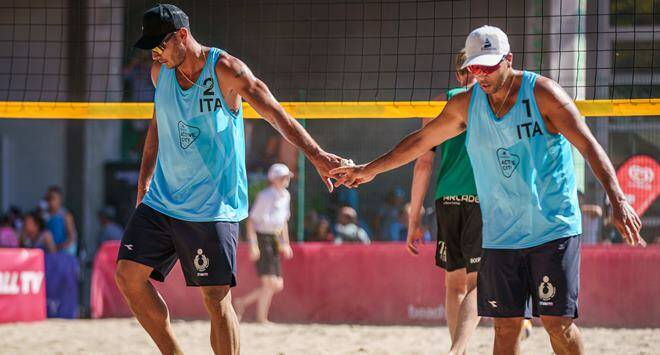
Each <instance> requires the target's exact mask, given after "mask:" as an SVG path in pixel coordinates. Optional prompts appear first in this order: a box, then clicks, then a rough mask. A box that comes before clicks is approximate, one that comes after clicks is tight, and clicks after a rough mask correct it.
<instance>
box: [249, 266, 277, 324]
mask: <svg viewBox="0 0 660 355" xmlns="http://www.w3.org/2000/svg"><path fill="white" fill-rule="evenodd" d="M263 278H265V279H266V282H265V287H264V288H263V291H262V293H261V294H260V296H259V299H258V300H257V312H256V313H257V315H256V321H257V322H258V323H268V311H269V310H270V302H271V300H272V299H273V295H274V294H275V293H277V292H280V291H281V290H282V287H283V284H282V278H281V277H278V276H274V275H269V276H263V277H262V279H263Z"/></svg>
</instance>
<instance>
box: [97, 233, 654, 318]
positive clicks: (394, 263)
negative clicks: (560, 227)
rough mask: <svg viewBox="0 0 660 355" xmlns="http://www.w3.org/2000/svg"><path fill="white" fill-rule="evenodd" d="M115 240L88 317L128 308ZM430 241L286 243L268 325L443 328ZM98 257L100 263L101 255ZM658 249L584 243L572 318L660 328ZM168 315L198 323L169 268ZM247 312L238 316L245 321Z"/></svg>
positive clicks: (246, 282)
mask: <svg viewBox="0 0 660 355" xmlns="http://www.w3.org/2000/svg"><path fill="white" fill-rule="evenodd" d="M117 249H118V245H117V244H106V245H104V247H103V248H102V249H101V251H100V252H99V256H98V257H97V262H96V265H95V268H94V269H95V270H94V276H93V284H92V315H93V317H117V316H126V315H129V314H130V312H129V310H128V308H127V307H126V305H125V303H124V301H123V299H122V297H121V294H120V293H119V291H118V290H117V288H116V287H115V284H114V276H113V273H114V269H115V258H116V255H117ZM433 251H434V246H433V245H424V246H423V247H422V248H421V255H420V256H418V257H412V256H410V255H408V253H407V252H406V251H405V249H404V245H403V244H398V243H382V244H378V243H376V244H372V245H366V246H365V245H329V244H321V243H306V244H303V245H294V258H293V259H291V260H286V261H284V262H283V265H282V268H283V274H284V285H285V286H284V291H283V292H282V293H280V294H278V295H276V296H275V297H274V299H273V304H272V307H271V314H270V315H271V317H270V318H271V319H272V320H273V321H276V322H299V323H308V322H319V323H370V324H441V323H444V319H445V318H444V315H445V312H444V273H443V272H442V271H441V270H440V269H439V268H437V267H435V266H434V260H433ZM101 260H102V261H101ZM658 267H660V247H657V246H651V247H648V248H645V249H640V248H629V247H626V246H623V245H617V246H585V247H584V248H583V251H582V273H581V289H580V298H579V302H580V319H579V321H578V323H579V324H582V325H596V326H616V327H641V326H654V327H657V326H660V299H658V298H657V297H654V296H653V295H656V294H660V273H657V272H653V271H652V270H656V269H657V268H658ZM238 268H239V274H238V283H239V286H238V287H236V288H235V289H234V290H233V291H232V293H233V295H234V297H240V296H242V295H244V294H246V293H247V292H249V291H251V290H252V289H254V288H255V287H257V286H258V282H259V280H258V278H257V276H256V272H255V267H254V264H253V263H252V262H250V261H249V260H248V254H247V245H243V244H241V245H240V247H239V262H238ZM154 284H156V287H157V289H158V290H159V291H160V292H161V293H162V295H163V297H164V298H165V300H166V301H167V303H168V306H169V309H170V312H171V314H172V316H173V317H178V318H202V319H206V318H208V316H207V315H206V311H205V309H204V307H203V303H202V300H201V297H200V294H199V290H198V289H196V288H192V287H185V282H184V280H183V274H182V273H181V268H180V267H179V266H176V267H175V268H174V270H173V271H172V273H171V275H170V276H169V277H168V279H167V281H166V282H165V283H159V282H154ZM252 312H253V309H250V310H249V312H248V313H246V315H245V319H247V320H249V319H252V317H253V313H252Z"/></svg>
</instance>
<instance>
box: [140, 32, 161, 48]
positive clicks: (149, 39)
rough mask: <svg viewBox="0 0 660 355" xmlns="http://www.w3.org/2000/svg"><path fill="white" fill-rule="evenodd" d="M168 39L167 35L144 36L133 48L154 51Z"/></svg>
mask: <svg viewBox="0 0 660 355" xmlns="http://www.w3.org/2000/svg"><path fill="white" fill-rule="evenodd" d="M165 37H167V33H165V34H162V35H158V36H142V37H141V38H140V39H138V40H137V42H135V44H134V45H133V47H135V48H140V49H149V50H151V49H153V48H156V46H157V45H159V44H160V43H161V42H162V41H163V40H164V39H165Z"/></svg>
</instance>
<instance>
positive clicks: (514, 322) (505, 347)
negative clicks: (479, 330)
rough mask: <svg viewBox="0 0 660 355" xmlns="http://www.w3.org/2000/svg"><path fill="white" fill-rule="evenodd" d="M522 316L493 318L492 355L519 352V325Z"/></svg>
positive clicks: (517, 354) (513, 354) (506, 354)
mask: <svg viewBox="0 0 660 355" xmlns="http://www.w3.org/2000/svg"><path fill="white" fill-rule="evenodd" d="M522 322H523V318H522V317H520V318H518V317H515V318H493V327H494V328H495V345H494V346H493V354H494V355H519V354H520V327H521V326H522Z"/></svg>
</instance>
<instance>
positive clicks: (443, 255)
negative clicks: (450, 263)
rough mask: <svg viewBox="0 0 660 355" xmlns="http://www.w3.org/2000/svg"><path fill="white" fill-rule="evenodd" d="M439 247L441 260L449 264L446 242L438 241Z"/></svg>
mask: <svg viewBox="0 0 660 355" xmlns="http://www.w3.org/2000/svg"><path fill="white" fill-rule="evenodd" d="M438 247H439V248H440V252H439V254H440V260H442V262H445V263H446V262H447V246H446V245H445V242H443V241H438Z"/></svg>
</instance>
